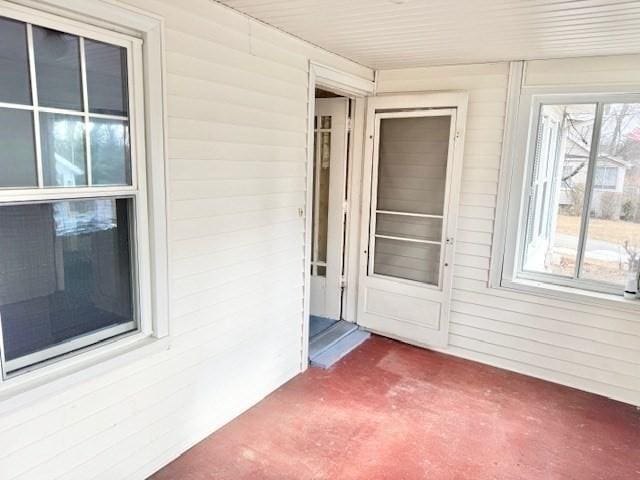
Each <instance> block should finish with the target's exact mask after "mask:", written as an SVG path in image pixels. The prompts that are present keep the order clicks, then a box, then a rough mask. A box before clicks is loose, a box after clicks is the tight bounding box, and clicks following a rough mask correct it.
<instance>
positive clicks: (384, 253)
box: [373, 238, 440, 285]
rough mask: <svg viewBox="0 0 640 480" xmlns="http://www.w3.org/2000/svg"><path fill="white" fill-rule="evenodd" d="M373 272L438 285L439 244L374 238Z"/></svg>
mask: <svg viewBox="0 0 640 480" xmlns="http://www.w3.org/2000/svg"><path fill="white" fill-rule="evenodd" d="M373 265H374V273H376V274H378V275H385V276H388V277H396V278H405V279H408V280H414V281H416V282H422V283H427V284H429V285H438V280H439V279H438V276H439V273H440V245H433V244H424V243H416V242H406V241H403V240H392V239H388V238H376V249H375V255H374V264H373Z"/></svg>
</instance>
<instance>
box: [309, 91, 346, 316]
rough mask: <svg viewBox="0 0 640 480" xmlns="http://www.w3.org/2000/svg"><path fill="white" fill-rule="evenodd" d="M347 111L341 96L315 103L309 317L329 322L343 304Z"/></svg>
mask: <svg viewBox="0 0 640 480" xmlns="http://www.w3.org/2000/svg"><path fill="white" fill-rule="evenodd" d="M348 108H349V101H348V99H347V98H344V97H337V98H320V99H317V100H316V104H315V128H314V131H315V132H314V134H315V137H314V138H315V142H314V149H315V157H314V158H315V160H314V179H313V228H312V232H313V235H312V237H313V238H312V252H311V304H310V314H311V315H316V316H319V317H325V318H330V319H332V320H339V319H340V310H341V309H340V307H341V301H342V296H341V294H342V284H341V280H342V261H343V244H344V214H345V212H344V205H345V185H346V181H345V179H346V157H347V119H348ZM327 171H328V175H327ZM327 180H328V185H327V184H326V182H327Z"/></svg>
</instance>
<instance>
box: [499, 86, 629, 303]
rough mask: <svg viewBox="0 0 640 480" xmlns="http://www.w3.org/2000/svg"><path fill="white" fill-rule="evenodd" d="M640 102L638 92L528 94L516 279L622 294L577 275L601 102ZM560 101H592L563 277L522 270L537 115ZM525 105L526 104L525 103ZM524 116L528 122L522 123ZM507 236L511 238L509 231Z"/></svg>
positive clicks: (505, 275) (585, 233)
mask: <svg viewBox="0 0 640 480" xmlns="http://www.w3.org/2000/svg"><path fill="white" fill-rule="evenodd" d="M639 101H640V95H638V94H615V93H614V94H606V93H604V94H566V95H565V94H548V95H547V94H540V95H535V94H532V95H531V97H530V109H529V110H528V112H527V113H528V115H521V116H520V119H519V123H520V126H519V128H521V129H525V130H524V131H526V132H527V141H526V143H525V144H524V148H525V150H524V153H525V157H524V158H526V164H525V165H526V167H525V169H524V170H523V173H524V178H523V179H522V181H523V184H522V190H521V201H522V203H521V210H520V212H521V214H520V219H519V222H518V224H517V225H518V227H517V230H518V231H517V235H515V238H517V242H518V243H517V245H516V248H515V249H514V251H515V252H516V253H515V259H516V261H515V265H514V266H515V269H514V274H513V276H514V277H515V278H516V279H523V280H529V281H534V282H540V283H549V284H554V285H559V286H565V287H571V288H579V289H582V290H589V291H594V292H599V293H607V294H615V295H622V291H621V289H620V286H619V285H614V284H610V283H607V282H604V281H594V280H587V279H584V278H581V277H580V274H581V271H582V268H583V263H584V256H585V247H586V242H587V238H588V227H589V219H590V210H591V208H590V206H591V201H592V198H593V191H594V182H595V171H596V164H597V159H598V148H599V144H600V135H601V128H602V119H603V111H604V105H605V104H610V103H638V102H639ZM562 104H592V105H596V111H595V117H594V128H593V132H592V139H591V149H590V152H589V162H588V169H587V173H586V179H585V192H584V195H585V197H584V203H583V210H582V214H581V219H580V232H579V237H578V238H579V244H578V249H577V254H576V268H575V270H574V274H573V277H566V276H562V275H557V274H553V273H542V272H531V271H526V270H524V268H523V267H524V261H525V255H526V248H527V238H528V237H529V221H528V217H529V211H530V208H531V199H532V193H533V189H534V188H535V187H536V184H537V183H536V182H535V181H533V180H534V179H533V174H534V171H533V170H534V163H535V155H536V148H535V146H536V143H537V141H538V138H537V137H538V132H539V131H540V128H541V123H542V122H543V118H542V115H541V112H542V107H543V105H562ZM525 105H526V103H525ZM525 118H526V120H527V122H528V124H527V125H526V126H525V125H523V123H524V119H525ZM510 238H514V235H513V234H512V235H511V237H510ZM506 251H508V249H507V250H506ZM508 266H509V263H508V262H505V267H507V269H505V270H504V272H503V279H506V280H507V281H511V278H509V277H510V275H509V274H508V271H509V270H508V268H509V267H508Z"/></svg>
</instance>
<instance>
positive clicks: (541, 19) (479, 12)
mask: <svg viewBox="0 0 640 480" xmlns="http://www.w3.org/2000/svg"><path fill="white" fill-rule="evenodd" d="M219 1H221V3H223V4H226V5H228V6H230V7H232V8H234V9H236V10H239V11H241V12H244V13H246V14H248V15H250V16H251V17H254V18H257V19H258V20H262V21H263V22H265V23H268V24H270V25H273V26H275V27H278V28H280V29H281V30H284V31H286V32H289V33H291V34H293V35H295V36H297V37H300V38H302V39H304V40H307V41H309V42H311V43H314V44H316V45H319V46H321V47H323V48H325V49H326V50H329V51H331V52H334V53H337V54H339V55H342V56H344V57H347V58H350V59H352V60H355V61H356V62H359V63H361V64H363V65H367V66H369V67H372V68H376V69H388V68H404V67H415V66H427V65H437V64H451V63H474V62H487V61H496V60H521V59H533V58H556V57H568V56H582V55H611V54H624V53H640V0H627V1H621V0H570V1H560V0H219ZM639 68H640V65H639Z"/></svg>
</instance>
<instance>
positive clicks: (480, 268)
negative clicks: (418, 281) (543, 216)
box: [378, 56, 640, 405]
mask: <svg viewBox="0 0 640 480" xmlns="http://www.w3.org/2000/svg"><path fill="white" fill-rule="evenodd" d="M638 62H639V59H638V57H637V56H635V57H634V56H628V57H610V58H595V59H569V60H550V61H533V62H528V63H527V68H526V76H525V83H527V84H537V85H538V84H539V85H548V84H550V83H559V82H560V83H565V84H575V83H576V82H579V81H582V80H581V79H585V78H586V79H589V78H593V77H590V76H591V75H592V74H593V73H594V72H600V73H599V74H598V75H597V76H596V77H595V79H596V80H597V83H610V84H621V83H624V82H629V83H630V82H633V81H636V79H637V76H638V70H637V65H638ZM508 71H509V65H508V64H507V63H494V64H482V65H467V66H443V67H431V68H417V69H405V70H390V71H382V72H380V74H379V83H378V92H379V93H397V92H404V91H430V90H452V89H462V90H468V91H469V102H470V103H469V116H468V119H467V126H468V128H467V132H466V145H465V159H464V168H463V173H462V178H463V181H462V192H461V199H460V212H459V215H460V218H459V221H458V232H457V235H456V256H455V265H454V285H453V287H454V290H453V299H452V300H453V301H452V305H451V331H450V344H449V346H448V347H447V348H446V350H445V351H446V352H447V353H451V354H454V355H459V356H461V357H465V358H469V359H472V360H476V361H480V362H484V363H488V364H491V365H495V366H498V367H502V368H507V369H510V370H514V371H518V372H521V373H524V374H527V375H532V376H536V377H540V378H544V379H546V380H550V381H554V382H558V383H562V384H565V385H569V386H573V387H576V388H580V389H583V390H587V391H591V392H594V393H598V394H602V395H606V396H609V397H613V398H616V399H619V400H622V401H626V402H629V403H632V404H636V405H640V320H638V317H637V315H636V314H633V313H630V312H628V311H624V310H617V309H615V308H610V309H605V308H603V307H599V306H595V305H593V304H591V305H590V304H587V303H585V304H579V303H571V302H566V301H561V300H557V299H552V298H547V297H541V296H533V295H529V294H525V293H519V292H511V291H506V290H501V289H491V288H488V284H487V281H488V278H489V262H490V258H491V249H492V240H493V224H494V217H495V206H496V204H495V202H496V196H497V192H498V176H499V168H500V154H501V147H502V135H503V128H504V115H505V108H506V96H507V80H508Z"/></svg>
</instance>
